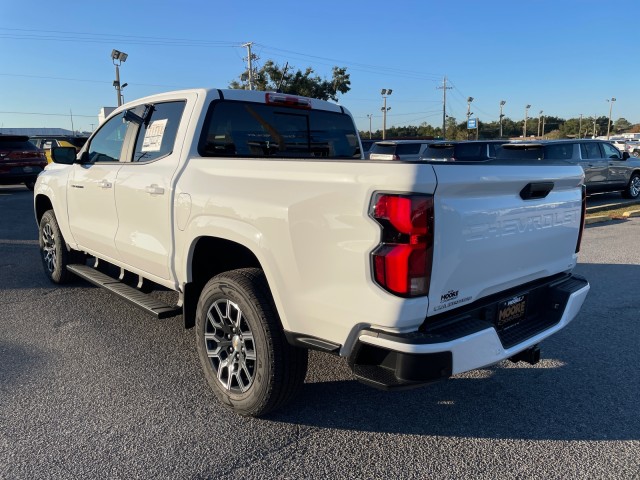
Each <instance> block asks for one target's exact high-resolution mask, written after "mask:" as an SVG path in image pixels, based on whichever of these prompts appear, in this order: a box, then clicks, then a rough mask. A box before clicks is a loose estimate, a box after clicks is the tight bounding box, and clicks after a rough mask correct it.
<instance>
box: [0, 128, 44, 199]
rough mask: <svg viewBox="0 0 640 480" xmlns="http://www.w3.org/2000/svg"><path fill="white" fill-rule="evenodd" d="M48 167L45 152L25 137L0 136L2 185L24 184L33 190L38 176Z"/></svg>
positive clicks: (0, 183) (0, 178) (0, 177)
mask: <svg viewBox="0 0 640 480" xmlns="http://www.w3.org/2000/svg"><path fill="white" fill-rule="evenodd" d="M46 166H47V159H46V157H45V156H44V152H43V151H42V150H40V149H39V148H38V147H36V146H35V145H34V144H33V143H31V142H30V141H29V137H27V136H25V135H0V185H13V184H17V183H24V184H25V185H26V186H27V188H28V189H29V190H33V187H34V185H35V183H36V178H37V177H38V174H39V173H40V172H41V171H42V170H43V169H44V167H46Z"/></svg>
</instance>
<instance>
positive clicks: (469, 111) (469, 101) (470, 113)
mask: <svg viewBox="0 0 640 480" xmlns="http://www.w3.org/2000/svg"><path fill="white" fill-rule="evenodd" d="M471 102H473V97H467V140H469V135H470V132H469V117H471V115H473V112H472V111H471Z"/></svg>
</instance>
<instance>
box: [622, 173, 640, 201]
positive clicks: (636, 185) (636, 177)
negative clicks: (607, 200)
mask: <svg viewBox="0 0 640 480" xmlns="http://www.w3.org/2000/svg"><path fill="white" fill-rule="evenodd" d="M638 195H640V174H637V173H634V174H633V175H631V179H630V180H629V183H628V184H627V188H626V189H625V190H624V191H623V192H622V196H623V197H625V198H631V199H635V198H638Z"/></svg>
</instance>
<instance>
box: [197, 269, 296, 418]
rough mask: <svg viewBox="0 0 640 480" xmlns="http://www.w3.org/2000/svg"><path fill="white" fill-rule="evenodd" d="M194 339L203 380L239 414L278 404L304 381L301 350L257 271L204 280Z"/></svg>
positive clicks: (253, 413)
mask: <svg viewBox="0 0 640 480" xmlns="http://www.w3.org/2000/svg"><path fill="white" fill-rule="evenodd" d="M196 342H197V349H198V355H199V357H200V362H201V364H202V368H203V370H204V374H205V377H206V378H207V381H208V383H209V385H210V386H211V388H212V389H213V391H214V392H215V394H216V396H217V397H218V399H219V400H220V401H221V402H222V403H224V404H225V405H226V406H227V407H229V408H230V409H231V410H233V411H234V412H236V413H238V414H240V415H248V416H254V417H258V416H261V415H265V414H267V413H269V412H271V411H273V410H275V409H277V408H279V407H282V406H283V405H284V404H285V403H287V402H289V401H290V400H291V399H292V398H293V397H294V396H295V394H296V393H297V392H298V391H299V390H300V388H301V386H302V384H303V383H304V378H305V375H306V372H307V362H308V354H307V350H305V349H302V348H298V347H294V346H292V345H290V344H289V343H288V342H287V340H286V338H285V336H284V332H283V330H282V326H281V324H280V319H279V317H278V313H277V311H276V308H275V305H274V303H273V299H272V297H271V293H270V291H269V286H268V284H267V282H266V279H265V276H264V273H263V272H262V270H259V269H255V268H244V269H239V270H232V271H230V272H225V273H222V274H220V275H216V276H215V277H213V278H212V279H211V280H210V281H209V282H208V283H207V284H206V285H205V287H204V289H203V290H202V293H201V295H200V300H199V302H198V310H197V313H196Z"/></svg>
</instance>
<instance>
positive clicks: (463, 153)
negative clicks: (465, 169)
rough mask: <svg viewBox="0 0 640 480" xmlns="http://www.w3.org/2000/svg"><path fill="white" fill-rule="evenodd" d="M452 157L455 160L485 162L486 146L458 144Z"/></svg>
mask: <svg viewBox="0 0 640 480" xmlns="http://www.w3.org/2000/svg"><path fill="white" fill-rule="evenodd" d="M454 156H455V159H456V160H486V159H487V146H486V145H485V144H484V143H458V144H457V145H456V146H455V155H454Z"/></svg>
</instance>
